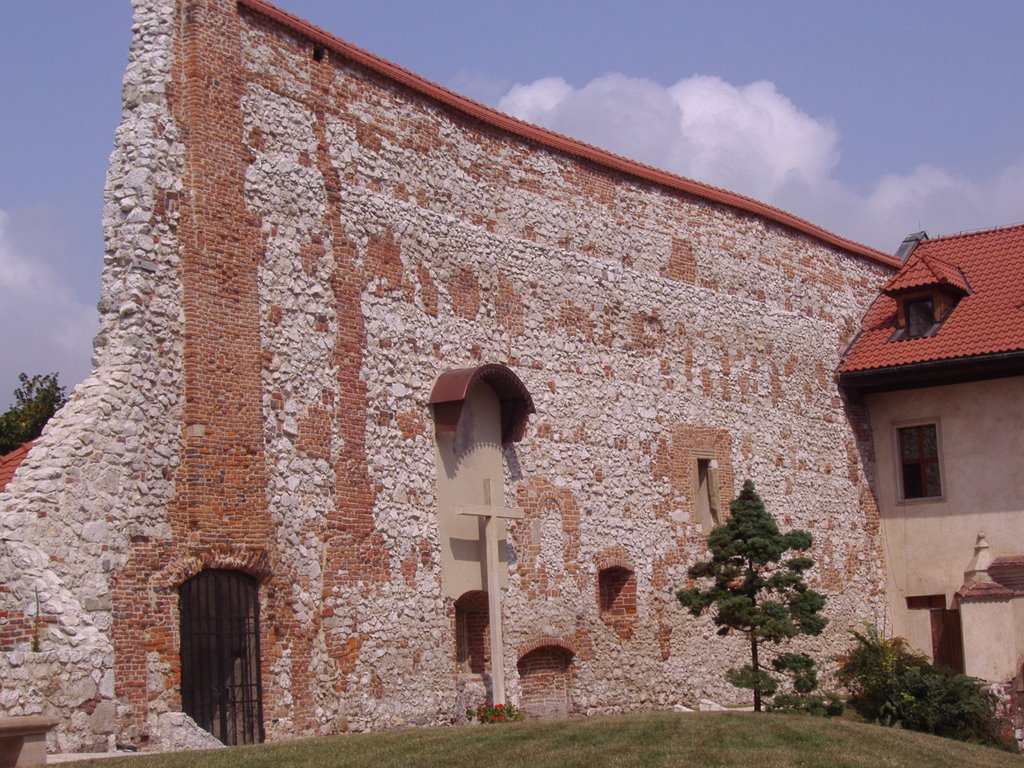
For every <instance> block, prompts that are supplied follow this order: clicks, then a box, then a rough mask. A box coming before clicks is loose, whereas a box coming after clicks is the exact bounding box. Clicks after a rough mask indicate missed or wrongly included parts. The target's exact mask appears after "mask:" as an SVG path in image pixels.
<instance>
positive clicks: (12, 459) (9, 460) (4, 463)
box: [0, 440, 33, 493]
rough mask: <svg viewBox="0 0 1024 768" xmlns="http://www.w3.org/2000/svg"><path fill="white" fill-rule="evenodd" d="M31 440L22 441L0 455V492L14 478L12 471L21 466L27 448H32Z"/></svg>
mask: <svg viewBox="0 0 1024 768" xmlns="http://www.w3.org/2000/svg"><path fill="white" fill-rule="evenodd" d="M32 445H33V443H32V441H31V440H30V441H29V442H27V443H23V444H22V445H21V446H20V447H18V448H15V449H14V450H13V451H11V452H10V453H7V454H4V455H3V456H0V493H2V492H3V490H4V488H6V487H7V484H8V483H9V482H11V480H12V479H14V473H15V471H17V469H18V467H20V466H21V462H23V461H24V460H25V457H26V456H28V452H29V449H30V448H32Z"/></svg>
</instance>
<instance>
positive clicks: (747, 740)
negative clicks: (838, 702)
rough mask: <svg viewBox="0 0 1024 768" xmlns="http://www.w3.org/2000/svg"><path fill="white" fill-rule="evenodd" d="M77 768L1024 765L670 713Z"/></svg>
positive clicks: (881, 733)
mask: <svg viewBox="0 0 1024 768" xmlns="http://www.w3.org/2000/svg"><path fill="white" fill-rule="evenodd" d="M76 765H77V766H78V768H87V767H94V768H184V767H185V766H204V768H205V767H206V766H209V767H210V768H262V767H264V766H265V767H266V768H271V766H273V768H298V767H299V766H308V767H309V768H313V767H314V766H315V767H316V768H334V767H335V766H339V767H340V766H375V767H376V766H410V767H411V766H415V767H416V768H429V767H430V766H437V768H491V766H494V768H517V767H518V766H522V767H523V768H526V767H527V766H529V768H548V767H550V768H556V767H557V768H564V767H566V766H581V767H582V766H622V767H623V768H625V767H627V766H699V767H700V768H703V767H704V766H736V768H775V767H776V766H786V767H787V768H789V766H806V767H808V768H810V767H811V766H822V768H826V767H828V768H832V767H833V766H864V768H886V767H888V766H922V767H923V766H929V768H931V767H932V766H939V767H940V768H941V766H950V768H954V767H955V768H964V766H971V768H989V767H990V766H991V768H1002V767H1004V766H1005V767H1008V766H1015V767H1016V768H1024V757H1021V756H1018V755H1011V754H1009V753H1007V752H1000V751H999V750H996V749H991V748H987V747H979V746H975V745H973V744H962V743H960V742H957V741H951V740H948V739H940V738H938V737H935V736H926V735H924V734H919V733H911V732H909V731H899V730H894V729H891V728H883V727H881V726H876V725H866V724H863V723H857V722H852V721H850V720H846V719H837V720H822V719H818V718H809V717H803V716H796V715H779V714H772V715H753V714H719V713H693V714H674V713H667V712H660V713H648V714H639V715H625V716H621V717H595V718H590V719H582V720H569V721H561V722H540V723H510V724H508V725H500V726H498V725H492V726H483V725H480V726H474V727H461V728H421V729H411V730H403V731H389V732H387V733H377V734H352V735H347V736H331V737H326V738H319V739H301V740H296V741H290V742H283V743H276V744H265V745H261V746H256V747H237V748H234V749H223V750H214V751H211V752H191V753H179V754H173V755H152V756H136V757H126V758H116V759H108V760H102V761H99V760H91V761H88V762H83V763H77V764H76Z"/></svg>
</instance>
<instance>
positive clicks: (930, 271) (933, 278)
mask: <svg viewBox="0 0 1024 768" xmlns="http://www.w3.org/2000/svg"><path fill="white" fill-rule="evenodd" d="M918 247H919V248H920V246H918ZM933 286H934V287H949V288H953V289H955V290H957V291H960V292H962V293H969V292H970V290H971V289H970V287H969V286H968V285H967V279H966V278H965V277H964V275H963V273H962V272H961V271H960V270H959V268H958V267H956V265H954V264H950V263H949V262H947V261H945V260H944V259H942V258H940V257H939V256H937V255H935V254H931V255H929V254H927V253H921V252H919V251H915V253H914V254H913V255H911V257H910V258H909V259H908V260H907V263H906V264H905V265H904V266H903V269H901V270H900V271H899V272H897V273H896V274H895V275H893V276H892V277H891V278H890V279H889V281H888V282H887V283H886V284H885V285H883V286H882V292H883V293H887V294H889V295H890V296H895V295H898V294H900V293H904V292H906V291H912V290H917V289H920V288H927V287H933Z"/></svg>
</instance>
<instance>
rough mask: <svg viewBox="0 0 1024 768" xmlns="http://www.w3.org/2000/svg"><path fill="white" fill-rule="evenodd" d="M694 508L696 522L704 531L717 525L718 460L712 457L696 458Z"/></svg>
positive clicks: (718, 521)
mask: <svg viewBox="0 0 1024 768" xmlns="http://www.w3.org/2000/svg"><path fill="white" fill-rule="evenodd" d="M694 508H695V511H696V513H697V522H698V523H700V525H701V528H702V529H703V530H704V532H705V533H710V532H711V529H712V528H714V527H715V526H716V525H718V524H719V523H720V522H721V520H720V518H719V514H718V462H716V461H715V460H714V459H700V458H699V459H697V477H696V488H695V490H694Z"/></svg>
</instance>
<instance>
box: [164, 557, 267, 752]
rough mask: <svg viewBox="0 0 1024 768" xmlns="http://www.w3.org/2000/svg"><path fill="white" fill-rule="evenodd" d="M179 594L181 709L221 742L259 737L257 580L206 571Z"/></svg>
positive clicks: (251, 740)
mask: <svg viewBox="0 0 1024 768" xmlns="http://www.w3.org/2000/svg"><path fill="white" fill-rule="evenodd" d="M179 594H180V597H181V706H182V709H183V710H184V711H185V713H186V714H188V715H189V716H190V717H191V718H192V719H193V720H195V721H196V723H198V724H199V725H200V726H201V727H202V728H205V729H206V730H207V731H209V732H210V733H212V734H213V735H214V736H216V737H217V738H218V739H220V740H221V741H222V742H224V743H225V744H230V745H235V744H256V743H259V742H262V741H263V691H262V689H261V685H260V604H259V584H258V583H257V582H256V580H255V579H253V578H252V577H251V576H247V575H246V574H244V573H240V572H238V571H219V570H208V571H202V572H201V573H199V574H197V575H196V576H194V577H193V578H191V579H189V580H188V581H186V582H185V583H184V584H182V585H181V589H180V591H179Z"/></svg>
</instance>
